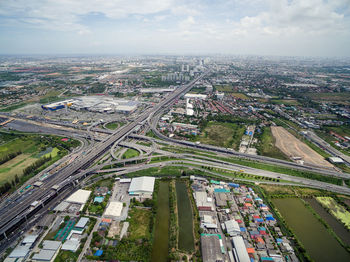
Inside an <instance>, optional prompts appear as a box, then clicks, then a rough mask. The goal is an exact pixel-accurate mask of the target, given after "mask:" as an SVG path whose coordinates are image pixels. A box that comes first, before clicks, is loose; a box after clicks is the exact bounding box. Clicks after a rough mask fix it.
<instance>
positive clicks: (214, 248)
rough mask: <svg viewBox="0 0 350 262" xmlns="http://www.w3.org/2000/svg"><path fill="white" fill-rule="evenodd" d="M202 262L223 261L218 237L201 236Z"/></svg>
mask: <svg viewBox="0 0 350 262" xmlns="http://www.w3.org/2000/svg"><path fill="white" fill-rule="evenodd" d="M201 247H202V257H203V261H204V262H206V261H223V256H222V251H221V247H220V239H219V236H218V235H206V234H201Z"/></svg>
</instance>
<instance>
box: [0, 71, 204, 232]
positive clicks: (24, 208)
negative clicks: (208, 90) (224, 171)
mask: <svg viewBox="0 0 350 262" xmlns="http://www.w3.org/2000/svg"><path fill="white" fill-rule="evenodd" d="M208 72H209V71H206V72H204V73H203V74H201V75H200V76H198V77H197V78H195V79H194V80H192V81H191V82H190V83H188V84H186V85H183V86H182V87H180V88H178V89H176V90H175V91H174V92H173V93H171V94H169V95H168V96H167V97H166V98H164V99H163V100H162V101H161V102H160V103H158V104H157V105H156V106H155V107H153V108H151V109H149V110H147V111H145V112H144V113H143V114H141V115H140V116H138V117H137V118H136V119H135V120H134V121H133V122H131V123H129V124H127V125H125V126H123V127H122V128H120V129H118V130H117V131H116V132H114V133H113V134H112V135H110V136H109V138H107V139H106V140H104V141H103V142H101V143H99V144H96V146H95V147H94V149H93V150H91V151H90V152H89V153H88V154H86V155H85V156H83V157H81V158H80V159H79V161H74V162H73V163H72V164H70V165H69V166H67V167H65V168H64V169H63V170H62V171H60V172H58V173H57V174H56V175H55V176H54V177H52V178H51V179H49V180H48V181H45V183H44V185H42V187H41V188H40V190H34V192H33V193H32V194H31V195H29V196H28V197H27V198H26V199H23V201H22V202H20V203H13V204H12V205H10V206H7V207H6V208H5V209H3V210H0V239H3V238H8V236H9V234H12V233H13V232H14V231H15V230H16V229H17V228H18V227H19V226H21V225H22V224H23V223H25V222H26V221H27V220H28V219H29V218H30V217H32V216H33V215H34V214H35V213H36V212H38V211H39V210H40V209H41V208H42V207H44V206H45V205H46V204H48V203H49V202H50V201H51V200H52V199H54V198H55V197H57V196H58V195H59V194H60V192H61V191H62V190H64V189H65V187H62V186H58V188H56V191H54V190H52V187H53V186H55V185H60V183H61V182H64V181H65V180H67V179H68V180H70V179H71V176H73V175H75V174H77V173H79V172H81V171H82V170H84V169H86V168H88V167H89V166H90V165H91V164H92V163H93V161H95V160H96V159H98V158H99V157H101V156H102V155H103V154H104V153H105V152H107V150H108V149H109V148H110V147H111V146H112V145H113V144H115V143H119V142H120V141H121V140H123V139H124V138H125V136H126V135H127V134H129V133H131V132H132V131H133V129H134V128H135V127H136V126H137V125H139V124H140V123H145V121H146V120H147V118H148V117H149V116H150V115H153V114H154V113H156V112H158V111H159V110H161V109H163V108H166V107H168V106H169V105H171V104H172V103H173V102H174V101H175V100H176V99H178V98H179V97H181V96H182V95H183V94H184V93H186V92H188V91H189V90H190V89H191V88H192V87H193V85H194V84H195V83H196V82H197V81H198V80H200V79H202V78H203V77H204V76H205V75H207V74H208ZM72 182H73V181H72ZM69 185H70V184H68V185H66V186H69ZM35 200H38V201H40V202H41V204H40V205H38V206H37V207H35V208H34V209H30V206H31V204H32V203H33V202H34V201H35Z"/></svg>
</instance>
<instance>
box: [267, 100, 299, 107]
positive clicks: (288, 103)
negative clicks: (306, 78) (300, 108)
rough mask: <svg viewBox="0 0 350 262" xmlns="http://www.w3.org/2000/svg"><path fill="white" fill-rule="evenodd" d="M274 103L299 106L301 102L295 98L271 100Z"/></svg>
mask: <svg viewBox="0 0 350 262" xmlns="http://www.w3.org/2000/svg"><path fill="white" fill-rule="evenodd" d="M270 102H271V103H272V104H277V105H282V104H284V105H290V106H297V105H299V102H298V101H297V100H295V99H272V100H270Z"/></svg>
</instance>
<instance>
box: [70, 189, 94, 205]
mask: <svg viewBox="0 0 350 262" xmlns="http://www.w3.org/2000/svg"><path fill="white" fill-rule="evenodd" d="M90 194H91V191H89V190H83V189H79V190H78V191H76V192H74V193H73V194H72V195H71V196H70V197H68V198H67V199H66V201H67V202H69V203H74V204H82V205H84V204H85V203H86V201H87V200H88V199H89V196H90Z"/></svg>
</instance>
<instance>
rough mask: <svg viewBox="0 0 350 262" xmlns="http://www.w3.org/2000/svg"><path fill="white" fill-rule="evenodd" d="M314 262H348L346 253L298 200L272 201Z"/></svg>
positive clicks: (349, 256) (349, 258)
mask: <svg viewBox="0 0 350 262" xmlns="http://www.w3.org/2000/svg"><path fill="white" fill-rule="evenodd" d="M272 202H273V203H274V204H275V206H276V207H277V209H278V210H279V211H280V213H281V215H282V216H283V217H284V219H285V220H286V222H287V223H288V225H289V226H290V227H291V229H292V230H293V232H294V233H295V235H296V236H297V237H298V239H299V240H300V241H301V242H302V244H303V245H304V247H305V249H306V251H307V253H308V254H309V255H310V257H311V258H312V259H313V260H315V261H316V262H330V261H337V262H341V261H350V253H348V252H347V251H346V250H345V249H344V248H343V247H342V246H341V245H340V244H339V243H338V242H337V240H335V238H334V237H333V236H332V235H331V234H330V233H329V232H328V231H327V230H326V228H325V227H324V226H323V225H322V224H321V223H320V222H319V221H318V220H317V218H315V217H314V215H313V214H312V213H311V211H310V210H308V209H307V208H306V207H305V206H304V204H303V203H302V202H301V200H300V199H298V198H284V199H273V201H272Z"/></svg>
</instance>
